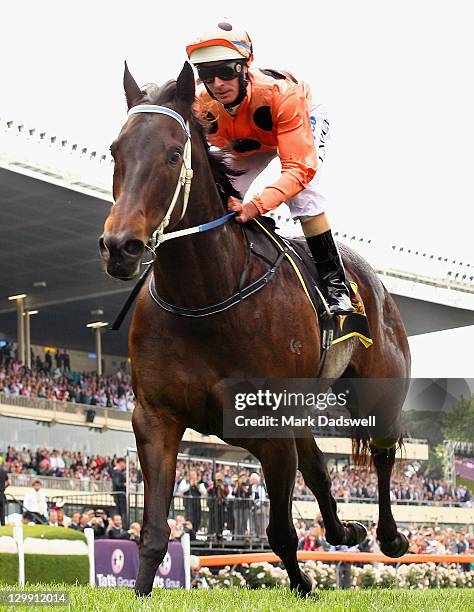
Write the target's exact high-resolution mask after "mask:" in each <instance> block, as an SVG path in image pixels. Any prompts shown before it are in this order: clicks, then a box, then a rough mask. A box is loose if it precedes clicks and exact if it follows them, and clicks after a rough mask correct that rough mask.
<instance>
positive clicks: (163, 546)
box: [132, 403, 184, 595]
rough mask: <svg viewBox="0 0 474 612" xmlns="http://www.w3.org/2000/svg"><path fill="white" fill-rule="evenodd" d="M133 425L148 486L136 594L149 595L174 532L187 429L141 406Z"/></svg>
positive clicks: (144, 478)
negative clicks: (171, 522)
mask: <svg viewBox="0 0 474 612" xmlns="http://www.w3.org/2000/svg"><path fill="white" fill-rule="evenodd" d="M132 422H133V430H134V432H135V437H136V440H137V451H138V456H139V458H140V464H141V468H142V472H143V481H144V485H145V501H144V510H143V527H142V531H141V536H140V562H139V569H138V576H137V581H136V583H135V593H136V594H137V595H149V594H150V592H151V590H152V588H153V580H154V577H155V574H156V570H157V568H158V566H159V565H160V563H161V562H162V560H163V557H164V556H165V554H166V550H167V548H168V540H169V535H170V528H169V526H168V521H167V519H168V512H169V507H170V503H171V497H172V495H173V489H174V483H175V475H176V456H177V454H178V448H179V443H180V441H181V438H182V436H183V433H184V427H183V426H182V425H181V423H179V422H177V421H175V420H171V419H169V418H168V417H167V416H166V415H164V414H163V413H161V412H158V411H157V410H156V409H153V408H152V407H151V406H144V405H143V404H141V403H137V405H136V407H135V410H134V412H133V418H132Z"/></svg>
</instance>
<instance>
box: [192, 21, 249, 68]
mask: <svg viewBox="0 0 474 612" xmlns="http://www.w3.org/2000/svg"><path fill="white" fill-rule="evenodd" d="M186 52H187V54H188V58H189V61H190V62H191V63H192V64H203V63H205V62H218V61H221V60H222V61H227V60H232V59H234V60H235V59H245V60H247V63H248V64H250V62H251V61H252V60H253V47H252V41H251V40H250V36H249V35H248V34H247V32H245V31H244V30H241V29H239V28H237V27H234V26H233V25H232V24H231V23H229V22H228V21H221V22H219V23H218V24H217V28H216V29H215V30H214V31H212V32H206V33H205V34H202V35H201V36H199V37H198V38H197V39H196V40H195V41H193V42H192V43H191V44H190V45H188V46H187V47H186Z"/></svg>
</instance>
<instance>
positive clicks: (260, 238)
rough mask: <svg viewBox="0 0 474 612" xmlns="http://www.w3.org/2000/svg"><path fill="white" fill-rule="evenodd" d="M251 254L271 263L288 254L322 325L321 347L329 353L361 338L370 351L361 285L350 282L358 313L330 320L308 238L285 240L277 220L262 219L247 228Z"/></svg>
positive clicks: (354, 304) (368, 329) (248, 224)
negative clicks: (332, 348)
mask: <svg viewBox="0 0 474 612" xmlns="http://www.w3.org/2000/svg"><path fill="white" fill-rule="evenodd" d="M243 228H244V232H245V235H246V238H247V241H248V243H249V247H250V250H251V251H252V252H253V253H255V255H257V256H259V257H261V258H262V259H264V260H265V261H268V262H269V263H271V262H273V261H274V260H275V258H276V257H277V256H278V255H279V254H281V253H282V252H283V251H285V257H286V259H287V261H288V262H289V263H290V265H291V266H292V268H293V270H294V272H295V275H296V276H297V277H298V280H299V281H300V284H301V286H302V288H303V290H304V291H305V293H306V295H307V297H308V299H309V301H310V302H311V304H312V306H313V308H314V310H315V312H316V314H317V316H318V319H319V322H320V326H321V330H322V334H321V345H322V348H323V349H327V348H329V347H330V346H332V345H333V344H337V343H338V342H342V341H343V340H347V339H348V338H352V337H358V338H359V340H360V341H361V342H362V344H363V345H364V346H365V347H366V348H368V347H369V346H371V344H372V343H373V341H372V338H371V334H370V327H369V322H368V319H367V315H366V312H365V308H364V304H363V301H362V298H361V296H360V294H359V292H358V287H357V283H356V282H355V281H354V280H353V279H351V278H350V276H349V275H348V280H349V288H350V296H351V301H352V305H353V306H354V308H355V312H354V313H352V314H350V315H337V316H332V317H328V312H327V306H326V303H325V299H324V297H323V291H322V289H321V286H322V284H321V279H320V276H319V273H318V269H317V266H316V264H315V263H314V259H313V257H312V255H311V252H310V250H309V247H308V243H307V242H306V238H305V237H304V236H298V237H295V238H284V237H283V236H280V235H279V234H278V233H277V231H276V230H277V226H276V223H275V220H274V219H273V218H271V217H258V218H256V219H252V221H249V222H248V223H246V224H244V226H243Z"/></svg>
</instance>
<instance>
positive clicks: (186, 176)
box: [128, 104, 193, 254]
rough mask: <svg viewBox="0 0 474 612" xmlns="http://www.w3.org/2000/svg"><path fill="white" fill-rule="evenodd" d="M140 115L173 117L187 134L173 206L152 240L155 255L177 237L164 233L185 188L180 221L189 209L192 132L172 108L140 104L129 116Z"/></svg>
mask: <svg viewBox="0 0 474 612" xmlns="http://www.w3.org/2000/svg"><path fill="white" fill-rule="evenodd" d="M138 113H157V114H159V115H166V116H167V117H171V118H172V119H174V120H175V121H177V122H178V123H179V125H180V126H181V127H182V128H183V131H184V133H185V134H186V143H185V145H184V151H183V159H182V163H181V170H180V172H179V177H178V183H177V185H176V189H175V190H174V194H173V198H172V200H171V204H170V205H169V208H168V210H167V211H166V214H165V216H164V218H163V220H162V221H161V223H160V225H159V226H158V227H157V229H156V230H155V231H154V232H153V234H152V236H151V238H150V249H151V251H152V252H153V254H154V253H155V250H156V249H157V248H158V247H159V245H160V244H162V243H163V242H165V241H166V240H170V239H171V238H176V237H177V236H173V234H174V233H175V232H171V233H170V234H167V235H166V236H165V235H164V232H165V229H166V228H167V227H168V225H169V222H170V219H171V215H172V214H173V211H174V209H175V206H176V202H177V201H178V197H179V194H180V193H181V189H182V188H184V192H183V208H182V210H181V216H180V218H179V220H180V221H181V220H182V219H183V217H184V215H185V214H186V209H187V208H188V200H189V192H190V191H191V181H192V180H193V169H192V167H191V132H190V129H189V121H187V122H186V121H185V120H184V119H183V117H182V116H181V115H180V114H179V113H177V112H176V111H174V110H173V109H171V108H167V107H166V106H158V105H156V104H138V105H137V106H133V107H132V108H131V109H130V110H129V111H128V116H129V117H130V116H131V115H136V114H138Z"/></svg>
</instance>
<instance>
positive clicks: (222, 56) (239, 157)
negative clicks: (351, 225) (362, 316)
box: [186, 22, 354, 314]
mask: <svg viewBox="0 0 474 612" xmlns="http://www.w3.org/2000/svg"><path fill="white" fill-rule="evenodd" d="M186 51H187V54H188V58H189V61H190V62H191V63H192V64H193V65H194V66H195V67H196V68H197V72H198V75H199V80H200V82H201V83H202V89H201V90H198V96H197V101H196V105H197V113H198V114H199V115H200V116H201V117H203V118H205V119H206V120H207V121H208V122H209V125H210V128H209V131H208V140H209V142H210V143H211V144H212V145H214V146H216V147H218V148H219V149H222V150H224V151H226V152H227V153H229V156H230V164H229V165H230V166H231V167H232V168H234V169H237V170H240V171H241V172H242V174H241V175H240V176H238V177H235V179H234V186H235V188H236V189H237V190H238V191H239V192H240V195H241V197H242V198H244V196H245V194H246V192H247V190H248V188H249V187H250V185H251V183H252V182H253V180H254V179H255V178H256V177H257V176H258V175H259V174H260V172H262V170H264V168H266V166H267V165H268V164H269V163H270V161H271V160H272V159H273V158H274V157H275V156H277V155H278V157H279V158H280V162H281V175H280V178H279V179H278V180H277V181H276V182H275V183H273V184H272V185H269V186H268V187H266V188H265V189H264V190H263V191H262V193H260V194H259V195H255V196H254V197H253V198H252V199H251V200H249V201H248V202H242V201H240V200H238V199H237V198H233V197H231V198H229V202H228V208H229V210H231V211H234V212H235V213H236V217H235V218H236V220H237V221H239V222H241V223H245V222H246V221H249V220H250V219H253V218H255V217H257V216H258V215H263V214H265V213H267V212H269V211H271V210H274V209H275V208H276V207H277V206H279V205H280V204H282V203H283V202H286V203H287V204H288V207H289V209H290V212H291V216H292V217H293V218H294V219H299V220H300V221H301V226H302V228H303V232H304V235H305V237H306V240H307V242H308V245H309V248H310V250H311V253H312V255H313V258H314V261H315V263H316V265H317V267H318V271H319V274H320V277H321V279H322V282H323V285H324V286H323V290H324V292H325V295H326V298H327V302H328V306H329V309H330V311H331V313H332V314H349V313H351V312H353V311H354V308H353V306H352V304H351V300H350V295H349V290H348V287H347V284H346V278H345V272H344V267H343V264H342V260H341V256H340V254H339V250H338V248H337V245H336V243H335V242H334V238H333V236H332V233H331V228H330V224H329V220H328V218H327V215H326V213H325V207H324V198H323V196H322V195H321V194H320V193H319V192H318V191H317V189H316V184H317V181H318V176H319V171H318V172H316V170H317V166H318V157H319V163H321V162H322V161H323V160H324V157H325V139H327V137H328V129H329V123H328V121H327V120H326V119H325V117H324V113H323V112H322V110H321V107H320V106H316V105H315V104H313V102H312V99H311V92H310V89H309V87H308V85H307V84H306V83H304V82H299V83H298V81H297V80H296V79H295V78H294V77H293V76H292V75H291V74H289V73H287V72H282V71H277V70H270V69H268V70H262V69H250V68H249V67H250V63H251V62H252V59H253V48H252V42H251V40H250V37H249V36H248V34H247V33H246V32H244V31H241V30H238V29H237V28H235V27H233V26H232V24H230V23H228V22H221V23H219V24H218V25H217V28H216V30H215V31H214V32H211V33H207V34H204V35H203V36H200V37H199V38H198V39H197V40H196V41H194V42H193V43H191V44H190V45H188V46H187V47H186ZM318 170H319V169H318Z"/></svg>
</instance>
